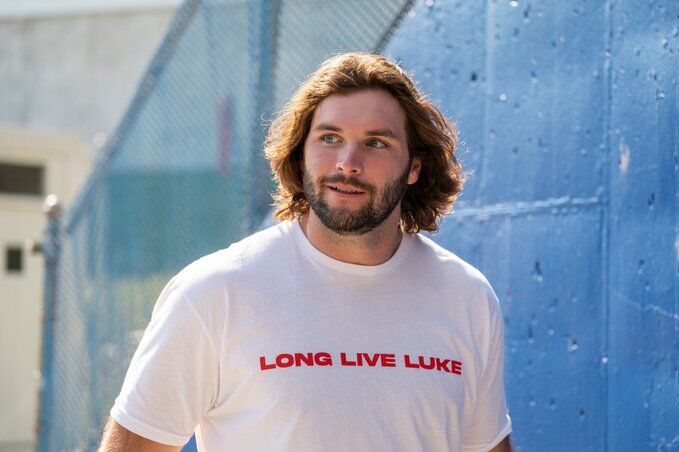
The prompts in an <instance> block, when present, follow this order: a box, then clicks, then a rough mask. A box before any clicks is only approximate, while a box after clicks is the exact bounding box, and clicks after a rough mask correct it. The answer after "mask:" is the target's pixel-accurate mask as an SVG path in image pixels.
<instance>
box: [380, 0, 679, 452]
mask: <svg viewBox="0 0 679 452" xmlns="http://www.w3.org/2000/svg"><path fill="white" fill-rule="evenodd" d="M678 35H679V5H678V4H677V2H674V1H671V0H660V1H655V2H642V1H631V0H621V1H601V2H584V1H568V2H555V1H552V2H545V3H538V2H526V1H523V0H519V1H516V2H511V1H494V0H490V1H486V2H469V1H464V2H463V1H458V2H453V1H447V2H438V1H434V2H431V1H426V2H425V1H419V2H417V3H416V5H415V7H414V8H413V10H412V11H411V13H410V14H409V15H408V16H407V17H406V18H405V20H404V22H403V23H402V25H401V27H400V29H399V30H398V32H397V33H396V35H395V36H394V37H393V39H392V40H391V42H390V44H389V45H388V46H387V49H386V52H385V53H386V54H387V55H389V56H391V57H393V58H396V59H398V60H402V61H403V65H404V66H405V67H406V68H407V69H409V70H411V71H412V72H413V73H414V75H415V78H416V79H418V80H419V82H420V86H421V88H422V89H423V90H424V91H425V92H427V93H428V94H429V95H430V97H431V99H432V100H433V101H435V102H436V103H437V104H438V105H439V106H441V108H442V110H443V111H444V112H445V113H446V114H447V115H448V116H449V117H452V118H453V119H454V120H455V121H456V122H457V125H458V128H459V131H460V146H459V152H460V154H459V155H460V157H461V160H462V162H463V165H464V167H465V169H466V170H468V171H470V172H471V173H472V174H471V177H470V179H469V182H468V183H467V185H466V186H465V190H464V194H463V196H462V197H461V199H460V200H459V202H458V203H457V204H456V212H455V213H454V214H453V215H452V216H450V217H449V218H447V219H446V221H445V222H444V224H443V226H442V228H441V232H440V233H439V234H438V235H436V236H435V239H436V240H437V241H438V242H439V243H442V244H443V245H444V246H446V247H447V248H449V249H451V250H452V251H454V252H456V253H457V254H459V255H460V256H461V257H463V258H465V259H467V260H468V261H470V262H471V263H473V264H474V265H476V266H478V267H479V268H480V269H481V270H482V271H483V272H484V273H485V274H486V275H487V276H488V278H489V280H490V281H491V283H492V284H493V286H494V287H495V289H496V292H497V293H498V296H499V297H500V299H501V302H502V305H503V311H504V315H505V321H506V375H505V380H506V386H507V391H508V399H509V400H508V401H509V404H510V411H511V414H512V417H513V420H514V430H515V433H514V434H513V437H514V439H515V442H516V444H517V446H518V449H519V450H524V451H534V450H535V451H538V450H578V451H586V450H591V451H600V450H610V451H642V450H669V449H672V448H677V447H679V421H677V419H679V409H678V408H677V407H679V383H678V378H677V374H678V370H677V362H678V359H677V349H678V348H679V347H677V337H678V336H677V331H678V330H679V313H678V304H679V303H678V301H679V297H678V287H679V207H678V206H679V191H678V180H679V177H678V174H679V151H678V148H677V137H678V129H677V100H678V97H677V67H679V64H678V61H677V52H679V45H678V44H679V42H678V41H679V39H678V37H677V36H678Z"/></svg>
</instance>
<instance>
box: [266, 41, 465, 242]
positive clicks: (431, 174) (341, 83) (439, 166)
mask: <svg viewBox="0 0 679 452" xmlns="http://www.w3.org/2000/svg"><path fill="white" fill-rule="evenodd" d="M363 89H383V90H385V91H387V92H388V93H390V94H391V95H392V96H394V97H395V98H396V100H398V101H399V103H400V105H401V107H402V108H403V110H404V112H405V114H406V118H407V124H406V135H407V140H408V151H409V153H410V157H411V158H419V159H420V161H421V162H422V168H421V170H420V175H419V178H418V180H417V182H415V183H414V184H412V185H410V186H409V187H408V189H407V190H406V193H405V195H404V197H403V200H402V202H401V228H402V229H403V231H405V232H409V233H412V232H417V231H419V230H425V231H429V232H435V231H437V230H438V224H437V223H438V220H439V219H440V218H441V216H443V215H445V214H447V213H449V212H450V210H451V208H452V205H453V203H454V202H455V199H456V197H457V195H458V193H459V192H460V190H461V189H462V185H463V184H464V175H463V173H462V171H461V168H460V165H459V163H458V162H457V159H456V158H455V145H456V140H457V132H456V130H455V127H454V125H453V124H452V123H451V122H449V121H448V120H446V118H445V117H444V116H443V115H442V114H441V112H440V111H439V110H438V108H436V107H435V106H434V105H433V104H432V103H431V102H429V101H428V100H427V99H426V98H425V97H424V96H423V95H422V94H421V93H420V92H419V91H418V90H417V87H416V86H415V84H414V83H413V81H412V80H411V79H410V78H409V77H408V75H407V74H406V73H405V72H404V71H403V70H402V69H401V68H400V67H399V66H398V65H397V64H396V63H393V62H392V61H390V60H388V59H387V58H384V57H382V56H380V55H374V54H370V53H358V52H355V53H345V54H341V55H337V56H334V57H332V58H329V59H328V60H326V61H324V62H323V63H322V64H321V65H320V67H319V68H318V69H317V70H316V71H315V72H314V73H312V74H311V75H310V76H309V77H308V78H307V79H306V80H305V81H304V83H303V84H302V85H301V86H300V87H299V89H298V90H297V91H296V92H295V94H293V96H292V98H291V99H290V101H289V103H288V104H287V105H286V106H285V108H284V109H283V110H282V111H281V113H280V114H279V116H278V117H277V118H276V119H275V120H274V121H273V122H272V123H271V126H270V127H269V132H268V135H267V138H266V142H265V145H264V153H265V155H266V157H267V158H268V159H269V161H270V163H271V169H272V170H273V173H274V178H275V181H276V183H277V185H278V188H277V191H276V193H275V194H274V200H275V202H276V204H277V206H278V207H279V208H278V210H277V211H276V213H275V216H276V218H278V219H279V220H289V219H293V218H296V217H299V216H300V215H303V214H305V213H307V212H308V211H309V204H308V202H307V199H306V196H305V194H304V189H303V181H302V168H303V159H304V142H305V140H306V137H307V135H308V134H309V128H310V127H311V120H312V118H313V115H314V112H315V111H316V108H317V107H318V104H319V103H320V102H321V101H322V100H323V99H325V98H326V97H328V96H331V95H333V94H349V93H352V92H355V91H359V90H363Z"/></svg>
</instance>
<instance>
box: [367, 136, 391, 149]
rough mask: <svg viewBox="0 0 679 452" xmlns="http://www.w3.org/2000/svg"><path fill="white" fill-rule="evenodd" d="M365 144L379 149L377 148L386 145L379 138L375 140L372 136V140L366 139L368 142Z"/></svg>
mask: <svg viewBox="0 0 679 452" xmlns="http://www.w3.org/2000/svg"><path fill="white" fill-rule="evenodd" d="M367 144H368V146H370V147H371V148H377V149H379V148H386V147H387V145H386V144H384V143H382V142H381V141H380V140H376V139H374V138H373V139H372V140H368V143H367Z"/></svg>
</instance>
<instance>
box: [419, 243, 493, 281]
mask: <svg viewBox="0 0 679 452" xmlns="http://www.w3.org/2000/svg"><path fill="white" fill-rule="evenodd" d="M413 248H414V250H413V251H414V258H415V259H417V260H418V261H417V262H418V265H422V266H423V267H424V268H425V269H426V271H427V272H428V273H430V274H433V275H437V276H439V277H440V278H443V279H444V280H445V281H448V282H450V284H453V285H455V287H456V288H457V290H461V289H464V290H465V291H471V292H483V293H485V292H488V291H490V292H492V290H493V289H492V288H491V286H490V283H489V282H488V279H486V277H485V276H484V275H483V273H481V271H479V269H477V268H476V267H474V266H473V265H471V264H470V263H469V262H467V261H465V260H463V259H462V258H460V257H459V256H458V255H456V254H455V253H453V252H452V251H449V250H447V249H445V248H443V247H442V246H441V245H439V244H437V243H436V242H434V241H433V240H432V239H430V238H429V237H427V236H424V235H422V234H416V235H415V238H414V244H413Z"/></svg>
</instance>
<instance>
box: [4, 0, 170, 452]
mask: <svg viewBox="0 0 679 452" xmlns="http://www.w3.org/2000/svg"><path fill="white" fill-rule="evenodd" d="M177 3H179V2H178V1H177V0H145V1H143V0H139V1H123V2H120V1H118V2H113V1H111V2H106V1H103V2H102V1H88V0H78V1H56V2H55V1H49V2H47V1H35V0H29V1H24V2H7V1H4V0H0V265H1V267H0V407H1V408H0V452H5V451H29V450H34V449H35V445H36V441H37V439H36V438H37V434H36V428H37V415H38V404H39V393H38V390H39V384H40V357H41V356H40V355H41V331H42V322H41V318H42V307H43V286H44V260H43V258H42V256H40V255H39V254H38V253H36V252H33V251H32V248H33V245H32V244H33V243H34V244H36V245H39V243H40V242H41V240H42V235H43V231H44V229H45V227H46V226H47V219H46V215H45V214H44V213H43V211H42V206H43V203H44V200H45V197H46V196H47V195H49V194H55V195H57V196H58V198H59V200H60V202H61V204H62V206H63V207H67V206H68V205H69V203H70V202H71V201H72V200H73V199H74V198H75V196H76V194H77V193H78V190H79V189H80V187H81V186H82V183H83V182H84V181H85V179H86V178H87V175H88V173H89V171H90V168H91V165H92V163H93V162H94V160H96V158H97V151H98V150H99V149H100V148H101V147H102V146H103V144H104V143H105V142H106V137H107V136H110V134H111V133H113V131H114V129H115V127H116V124H117V121H118V120H119V118H120V117H121V116H122V114H123V113H124V111H125V108H126V106H127V104H128V103H129V101H130V99H131V98H132V96H133V94H134V92H135V89H136V85H137V82H138V80H139V78H140V77H141V74H142V73H143V71H144V68H145V66H146V64H147V63H148V61H149V60H150V58H151V56H152V55H153V52H154V50H155V48H156V46H157V45H158V43H159V42H160V40H161V38H162V36H163V33H164V30H165V27H166V26H167V23H168V21H169V19H170V17H171V16H172V13H173V11H174V8H175V6H176V5H177Z"/></svg>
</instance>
